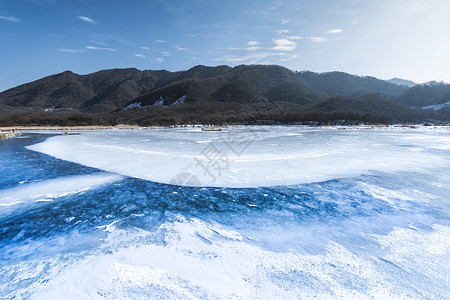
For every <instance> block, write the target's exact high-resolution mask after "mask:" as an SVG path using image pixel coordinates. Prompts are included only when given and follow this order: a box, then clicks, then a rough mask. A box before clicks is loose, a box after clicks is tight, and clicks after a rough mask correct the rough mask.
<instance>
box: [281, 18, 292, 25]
mask: <svg viewBox="0 0 450 300" xmlns="http://www.w3.org/2000/svg"><path fill="white" fill-rule="evenodd" d="M290 21H291V20H288V19H281V25H284V24H287V23H289V22H290Z"/></svg>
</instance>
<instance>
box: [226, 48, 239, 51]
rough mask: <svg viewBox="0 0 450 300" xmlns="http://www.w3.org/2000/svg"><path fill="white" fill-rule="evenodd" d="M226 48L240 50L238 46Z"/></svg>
mask: <svg viewBox="0 0 450 300" xmlns="http://www.w3.org/2000/svg"><path fill="white" fill-rule="evenodd" d="M226 49H227V50H231V51H233V50H239V48H238V47H227V48H226Z"/></svg>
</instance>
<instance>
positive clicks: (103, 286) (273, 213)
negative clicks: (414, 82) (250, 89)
mask: <svg viewBox="0 0 450 300" xmlns="http://www.w3.org/2000/svg"><path fill="white" fill-rule="evenodd" d="M233 130H235V129H234V128H229V129H227V130H226V131H222V132H207V131H200V129H198V128H194V129H192V128H190V129H167V130H166V129H158V130H153V129H152V130H146V129H142V130H126V131H122V130H119V131H95V132H82V133H81V134H80V135H77V136H74V135H69V136H55V137H50V138H48V139H47V140H45V142H43V143H39V144H34V143H36V142H35V141H43V140H44V137H42V136H38V137H36V138H33V137H30V138H29V139H21V140H19V139H12V140H8V141H7V143H4V144H2V145H1V146H3V145H5V147H0V174H1V175H2V176H0V199H2V202H1V203H3V204H7V205H10V206H2V207H0V237H1V238H0V297H7V298H17V299H62V298H63V299H311V298H318V299H331V298H332V299H335V298H340V299H374V298H375V299H450V269H449V267H450V240H449V238H450V205H449V201H448V199H449V198H450V185H449V182H450V171H449V170H450V166H449V157H450V155H449V153H450V152H449V151H450V134H449V132H448V129H446V128H431V127H430V128H426V127H421V128H417V129H410V128H400V127H398V128H392V127H391V128H377V129H369V128H364V127H361V128H352V129H349V128H346V129H344V128H336V127H335V128H304V127H262V128H261V127H246V128H238V129H237V130H238V133H239V136H242V137H243V138H240V139H239V140H238V141H239V143H238V145H241V146H242V145H244V146H245V145H247V146H246V147H243V148H239V149H238V148H233V149H232V148H231V147H229V146H230V145H227V144H226V140H225V141H224V137H223V134H226V135H228V134H231V133H233ZM241 133H242V135H241ZM252 137H255V139H254V141H253V140H252ZM249 141H252V142H251V143H249ZM211 143H212V145H213V146H215V147H216V148H217V149H219V150H220V149H221V150H223V152H225V153H226V154H227V155H228V156H229V157H233V159H234V160H231V159H230V160H229V161H228V163H229V169H225V170H221V171H222V174H220V175H219V174H217V173H213V175H215V176H216V180H215V181H213V179H212V178H208V176H209V175H208V174H206V175H204V174H203V173H204V170H203V169H202V168H201V167H196V164H197V161H196V158H197V159H203V160H206V158H207V155H209V156H211V155H212V154H214V153H210V152H207V151H206V150H205V149H208V150H211V148H212V147H211ZM26 145H32V146H30V147H29V148H30V149H33V150H37V151H39V152H36V151H31V150H27V149H25V148H24V146H26ZM226 147H228V148H226ZM239 150H241V151H239ZM41 152H42V153H48V154H50V155H54V156H55V157H57V158H61V159H63V160H60V159H57V158H54V157H52V156H48V155H45V154H42V153H41ZM209 156H208V157H209ZM70 161H72V162H75V163H78V165H77V164H74V163H71V162H70ZM222 162H223V161H222ZM83 165H84V166H83ZM86 166H92V167H96V168H98V169H100V170H107V171H112V172H116V173H119V174H121V175H116V174H113V173H105V172H99V171H98V170H95V169H92V168H89V167H86ZM245 168H246V169H245ZM33 170H35V171H33ZM12 173H18V174H14V176H8V175H9V174H12ZM21 173H26V176H25V175H24V174H21ZM360 174H362V175H360ZM5 175H6V176H5ZM19 175H20V176H19ZM123 175H126V176H123ZM174 175H178V176H175V178H174V179H173V180H172V179H171V178H173V177H174ZM290 175H293V176H292V177H291V176H290ZM127 176H130V177H127ZM134 177H137V178H134ZM140 178H144V179H150V180H142V179H140ZM41 179H42V180H41ZM119 179H120V180H119ZM327 179H334V180H328V181H322V180H327ZM36 180H40V181H36ZM310 181H311V182H314V183H309V182H310ZM158 182H172V183H176V184H181V185H183V184H190V185H219V186H221V185H224V186H232V187H234V186H244V187H246V186H261V187H257V188H227V187H196V186H194V187H192V186H177V185H172V184H169V185H166V184H160V183H158ZM302 182H304V184H294V183H302ZM108 183H111V184H108ZM291 183H292V184H294V185H287V184H291ZM2 184H4V188H3V189H1V186H2ZM276 184H279V186H271V185H276ZM266 185H267V186H266ZM269 185H270V186H269ZM18 201H22V202H23V203H24V204H23V205H21V204H20V202H18ZM36 201H39V202H36ZM5 211H9V212H11V213H4V212H5Z"/></svg>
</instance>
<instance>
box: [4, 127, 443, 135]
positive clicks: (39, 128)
mask: <svg viewBox="0 0 450 300" xmlns="http://www.w3.org/2000/svg"><path fill="white" fill-rule="evenodd" d="M208 126H211V125H210V124H181V125H171V126H139V125H123V124H121V125H115V126H112V125H88V126H46V125H44V126H39V125H32V126H1V127H0V133H1V134H2V135H6V134H9V133H10V132H11V131H16V130H25V131H28V130H29V131H33V130H36V131H38V130H44V131H45V130H50V131H51V130H55V131H60V130H61V131H71V130H76V131H80V130H81V131H84V130H108V129H164V128H184V127H198V128H204V127H208ZM249 126H294V127H297V126H301V127H319V128H331V127H337V128H411V129H417V128H436V127H439V128H450V125H424V124H389V125H388V124H360V125H339V124H335V125H329V124H326V125H325V124H324V125H300V124H276V125H275V124H273V125H256V124H254V125H247V124H246V125H224V126H217V127H219V128H227V127H249ZM2 131H3V132H2Z"/></svg>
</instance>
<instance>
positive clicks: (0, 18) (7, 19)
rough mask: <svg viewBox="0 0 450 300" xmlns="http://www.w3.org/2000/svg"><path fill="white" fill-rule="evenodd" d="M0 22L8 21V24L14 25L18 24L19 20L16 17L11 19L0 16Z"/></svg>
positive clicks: (10, 17)
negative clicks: (13, 23) (12, 23)
mask: <svg viewBox="0 0 450 300" xmlns="http://www.w3.org/2000/svg"><path fill="white" fill-rule="evenodd" d="M0 20H5V21H10V22H15V23H20V22H21V20H20V19H19V18H17V17H13V16H9V17H7V16H0Z"/></svg>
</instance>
